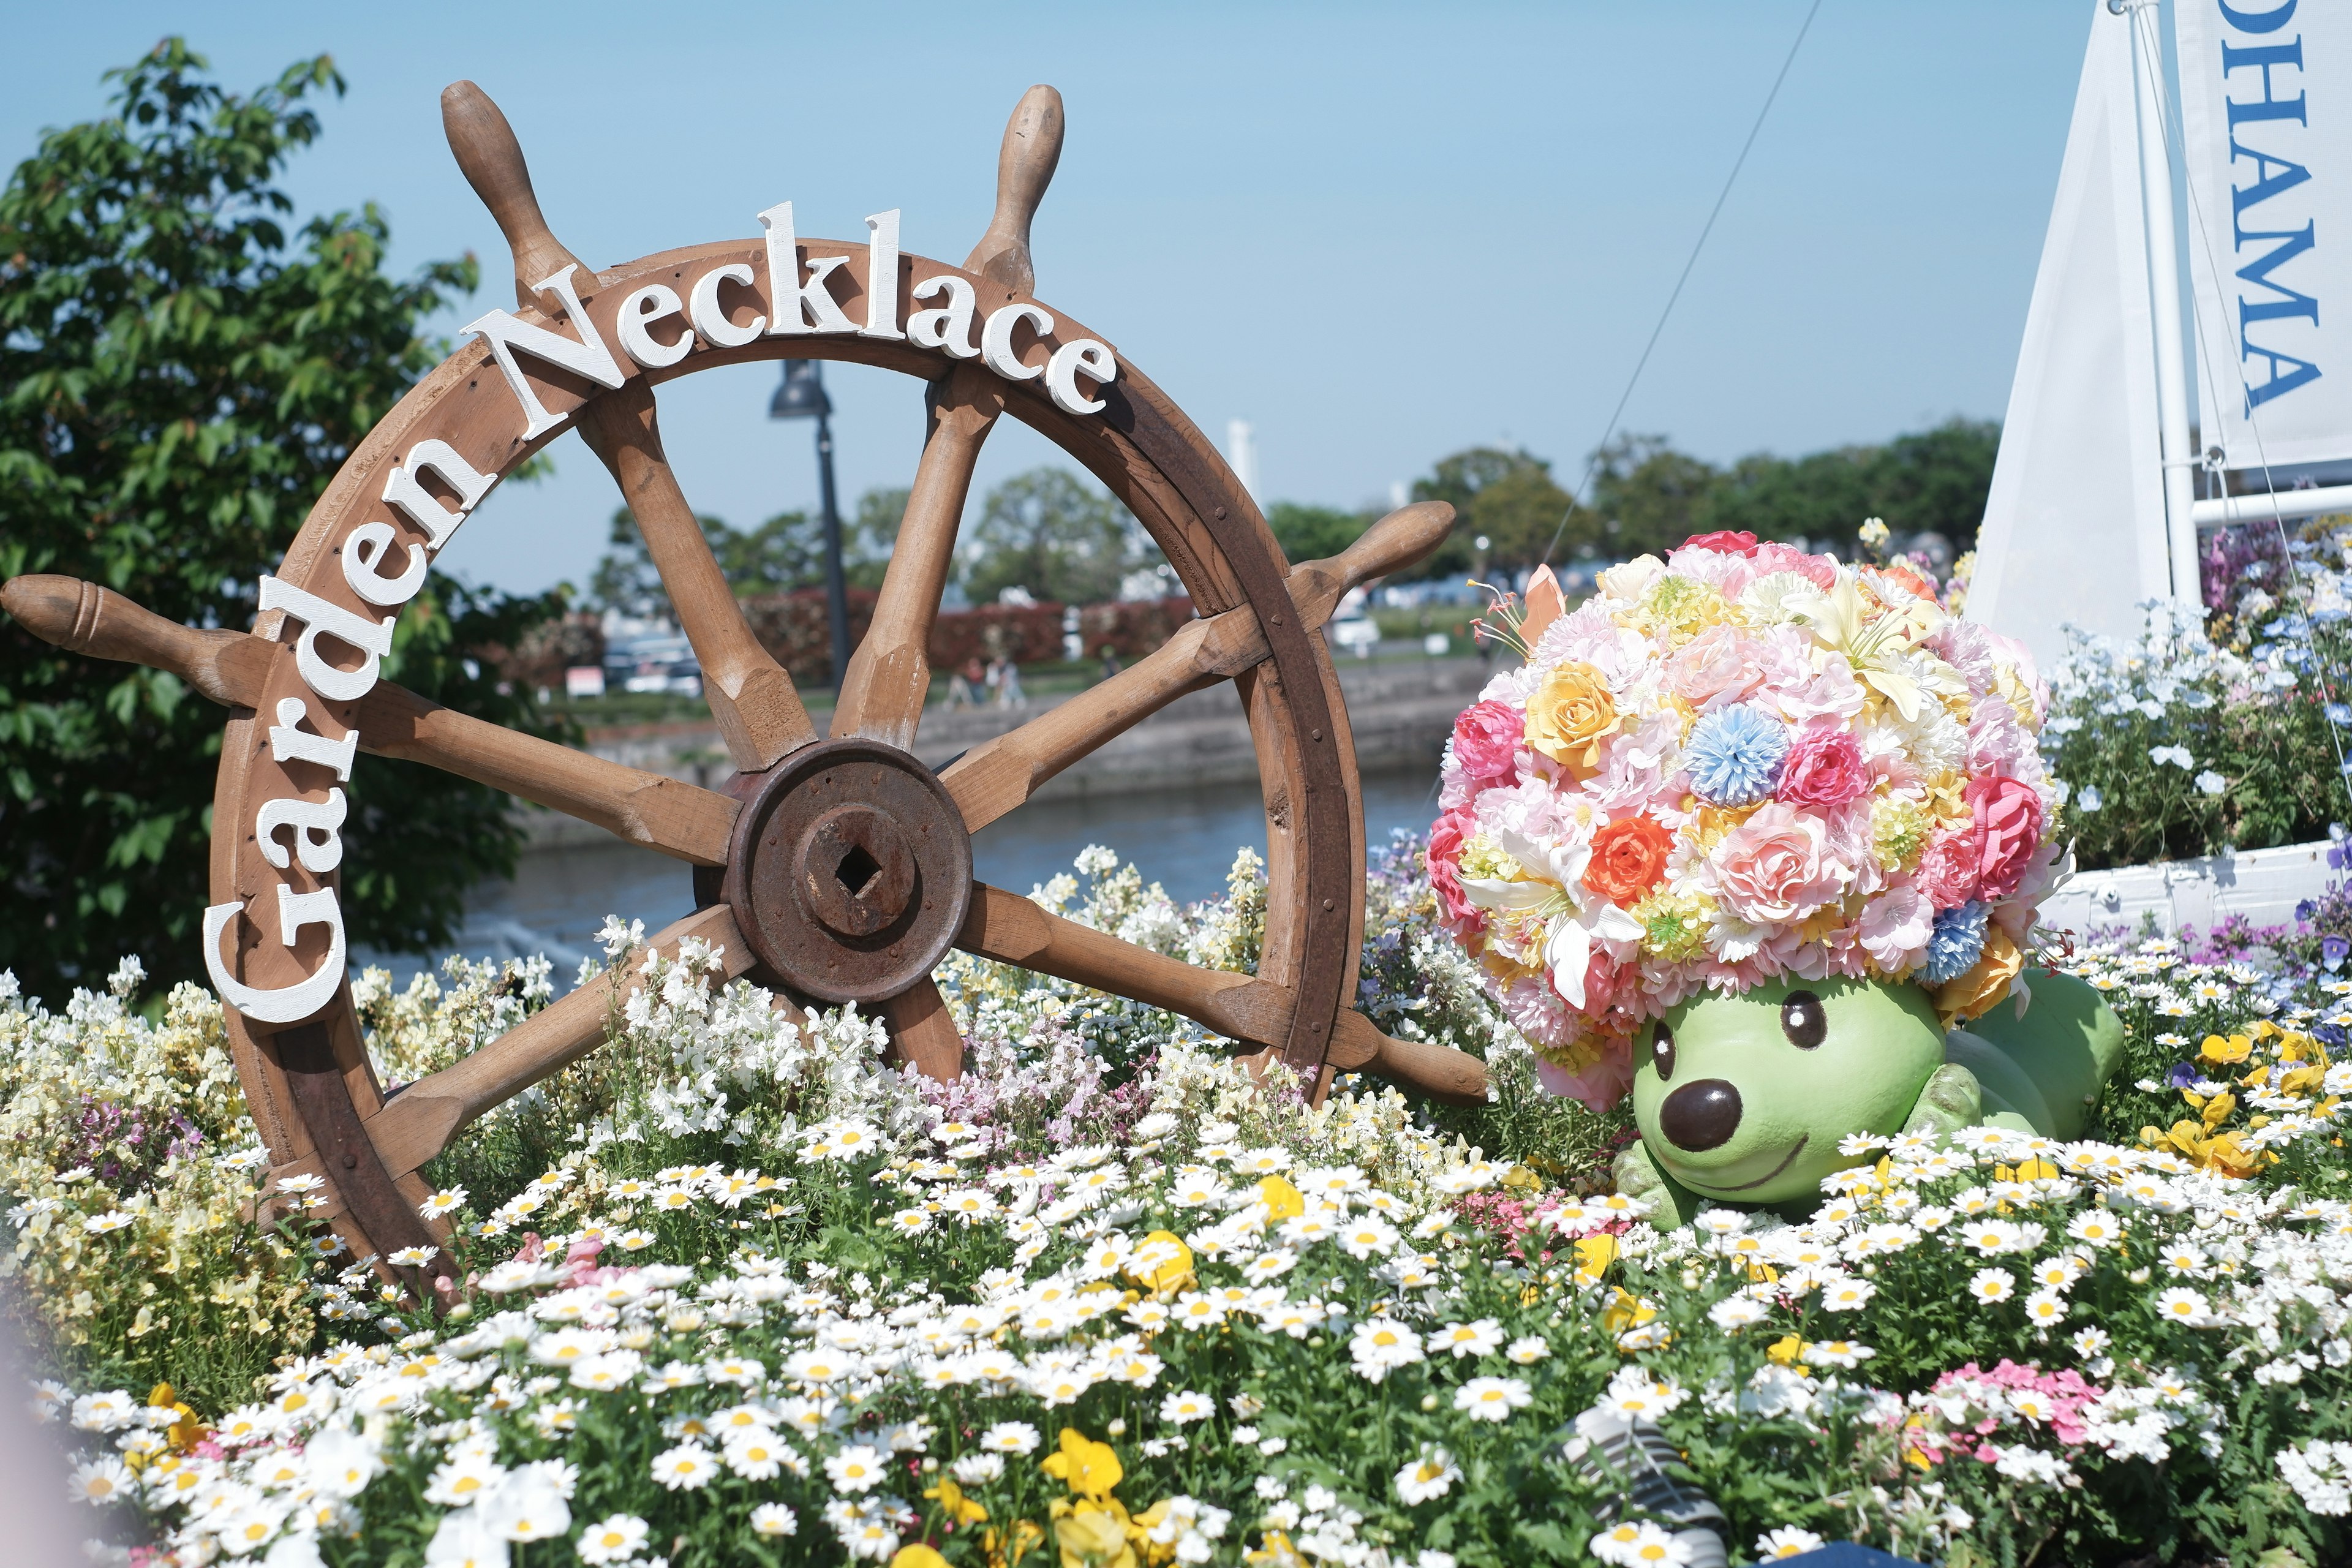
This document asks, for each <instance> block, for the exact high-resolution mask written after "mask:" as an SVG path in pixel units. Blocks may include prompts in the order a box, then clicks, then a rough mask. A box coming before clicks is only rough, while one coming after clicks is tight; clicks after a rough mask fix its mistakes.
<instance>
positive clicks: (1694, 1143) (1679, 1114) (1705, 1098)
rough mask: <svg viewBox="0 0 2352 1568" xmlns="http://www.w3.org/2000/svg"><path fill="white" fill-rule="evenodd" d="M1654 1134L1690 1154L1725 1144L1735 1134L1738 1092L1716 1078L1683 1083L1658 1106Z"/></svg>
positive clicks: (1737, 1115)
mask: <svg viewBox="0 0 2352 1568" xmlns="http://www.w3.org/2000/svg"><path fill="white" fill-rule="evenodd" d="M1658 1131H1661V1132H1664V1134H1665V1135H1666V1139H1667V1142H1671V1143H1673V1144H1674V1146H1675V1148H1677V1149H1687V1150H1689V1151H1690V1152H1692V1153H1694V1154H1696V1153H1697V1152H1699V1151H1701V1150H1702V1149H1713V1148H1715V1147H1717V1146H1718V1145H1720V1144H1724V1143H1727V1142H1730V1141H1731V1135H1732V1134H1733V1133H1734V1132H1737V1131H1739V1091H1738V1089H1734V1088H1732V1087H1731V1086H1730V1085H1729V1084H1727V1083H1726V1082H1724V1081H1723V1080H1722V1079H1719V1078H1703V1079H1699V1080H1698V1081H1697V1082H1696V1083H1686V1084H1685V1085H1683V1086H1682V1088H1680V1089H1676V1090H1675V1091H1674V1093H1672V1094H1670V1095H1668V1096H1666V1098H1665V1102H1664V1104H1662V1105H1660V1106H1659V1107H1658Z"/></svg>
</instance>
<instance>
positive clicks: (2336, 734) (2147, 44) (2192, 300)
mask: <svg viewBox="0 0 2352 1568" xmlns="http://www.w3.org/2000/svg"><path fill="white" fill-rule="evenodd" d="M2155 9H2156V8H2155V7H2154V6H2153V5H2143V6H2137V7H2135V8H2134V9H2133V10H2132V11H2131V13H2130V15H2129V16H2128V18H2127V19H2128V20H2129V22H2130V24H2131V29H2132V44H2133V47H2134V49H2135V50H2136V51H2137V53H2138V55H2139V58H2140V64H2141V68H2143V69H2146V70H2150V71H2154V72H2156V73H2158V74H2156V75H2154V76H2152V77H2150V78H2149V79H2150V80H2151V81H2154V82H2155V83H2157V85H2158V91H2157V93H2156V102H2157V110H2156V113H2157V132H2158V141H2159V145H2161V146H2162V147H2163V149H2164V159H2165V173H2166V175H2167V178H2166V180H2165V184H2166V186H2167V189H2168V192H2169V187H2170V185H2171V184H2172V182H2171V179H2170V177H2169V176H2170V174H2171V172H2172V156H2173V146H2174V141H2175V138H2176V136H2177V137H2178V138H2179V149H2180V173H2181V182H2180V184H2181V190H2182V192H2183V194H2184V195H2185V196H2186V198H2187V203H2188V207H2189V226H2190V227H2191V228H2193V229H2195V230H2196V232H2197V238H2198V242H2199V244H2200V247H2202V248H2203V250H2204V252H2205V269H2206V271H2207V273H2208V274H2209V275H2210V276H2211V277H2212V278H2213V279H2215V280H2216V281H2217V283H2218V281H2219V279H2221V262H2220V260H2219V258H2217V257H2216V256H2215V255H2214V253H2213V235H2212V231H2211V230H2210V229H2209V228H2208V227H2207V226H2206V224H2205V209H2204V207H2203V205H2201V204H2200V203H2199V201H2198V200H2197V181H2196V179H2195V177H2194V175H2193V174H2192V172H2191V171H2190V169H2189V127H2188V125H2187V123H2186V122H2185V121H2181V120H2180V119H2179V117H2178V116H2177V115H2176V113H2175V108H2174V104H2173V102H2172V95H2171V94H2170V93H2169V92H2168V91H2167V90H2165V89H2164V77H2163V75H2162V72H2163V68H2164V43H2163V40H2162V38H2160V37H2156V36H2154V35H2155V21H2154V19H2153V16H2152V15H2151V13H2153V12H2154V10H2155ZM2143 17H2148V18H2149V20H2148V26H2147V28H2146V29H2143V28H2142V27H2141V26H2140V22H2141V18H2143ZM2183 90H2184V91H2185V90H2186V89H2185V87H2184V89H2183ZM2203 303H2204V302H2203V301H2202V300H2200V299H2199V297H2198V293H2197V285H2196V281H2195V279H2193V278H2192V279H2191V280H2190V282H2189V320H2190V322H2191V323H2192V324H2193V325H2194V326H2196V327H2197V329H2198V331H2197V332H2196V334H2195V335H2196V339H2197V347H2198V351H2199V352H2198V354H2197V368H2198V373H2199V378H2200V381H2202V382H2203V383H2204V384H2205V387H2206V397H2207V401H2206V405H2205V406H2206V410H2207V411H2208V412H2209V413H2210V416H2212V417H2213V418H2215V419H2217V420H2218V419H2219V418H2220V417H2221V388H2220V387H2219V386H2217V385H2215V384H2213V383H2214V370H2213V367H2212V365H2211V364H2210V363H2208V359H2209V356H2208V355H2207V354H2206V353H2204V352H2203V350H2204V347H2205V342H2206V338H2205V332H2204V327H2205V324H2206V323H2205V318H2204V313H2203ZM2172 309H2173V310H2176V311H2177V310H2179V309H2180V301H2179V300H2173V301H2172ZM2236 370H2237V381H2238V390H2239V391H2240V392H2241V393H2244V394H2247V395H2248V397H2249V404H2248V410H2247V415H2246V428H2247V429H2248V430H2249V431H2250V432H2251V433H2252V436H2253V437H2254V457H2255V458H2256V460H2257V461H2259V462H2260V463H2261V465H2262V473H2263V494H2264V495H2265V496H2267V497H2268V498H2269V500H2270V503H2271V526H2272V527H2273V529H2275V530H2276V531H2277V532H2278V540H2279V551H2280V553H2281V554H2283V555H2284V556H2285V557H2286V569H2287V574H2288V575H2289V576H2291V577H2292V578H2294V585H2295V590H2296V593H2297V595H2298V596H2299V597H2300V598H2301V600H2302V602H2303V605H2304V608H2302V609H2301V610H2299V611H2297V612H2296V614H2297V615H2298V616H2299V617H2300V618H2301V620H2302V622H2303V631H2304V635H2305V637H2307V638H2308V639H2309V642H2310V647H2311V657H2312V662H2313V663H2314V664H2315V666H2316V667H2317V668H2318V672H2319V689H2320V692H2321V694H2322V695H2324V696H2325V697H2326V699H2327V700H2328V702H2329V703H2330V704H2331V705H2332V704H2334V703H2335V702H2336V683H2335V681H2334V680H2333V679H2332V674H2333V672H2332V671H2330V670H2329V668H2327V656H2326V653H2325V652H2324V651H2323V650H2322V649H2321V647H2320V646H2319V634H2318V632H2317V630H2316V628H2315V626H2313V624H2312V619H2311V609H2310V605H2311V595H2310V591H2309V589H2308V587H2307V586H2306V585H2305V582H2304V576H2303V567H2302V565H2301V563H2298V562H2297V561H2296V560H2295V558H2294V542H2293V541H2292V540H2290V539H2288V538H2287V533H2286V518H2285V516H2284V514H2283V513H2282V512H2281V511H2280V510H2279V501H2278V493H2279V492H2278V481H2277V479H2275V478H2273V475H2272V472H2271V459H2270V451H2269V448H2268V447H2267V446H2266V445H2265V443H2264V442H2263V426H2262V421H2261V420H2260V419H2259V418H2257V417H2256V416H2255V415H2254V413H2253V411H2252V398H2251V392H2252V389H2251V388H2249V387H2248V386H2247V385H2246V368H2245V364H2244V363H2243V362H2242V361H2241V362H2240V363H2239V364H2238V365H2237V366H2236ZM2228 490H2229V487H2228V485H2227V484H2226V483H2225V484H2224V485H2223V486H2222V493H2223V494H2224V495H2226V494H2227V493H2228ZM2192 526H2193V524H2192ZM2198 598H2199V601H2200V604H2201V603H2202V602H2203V599H2204V586H2203V584H2202V583H2200V584H2199V586H2198ZM2326 731H2327V739H2328V742H2329V743H2330V744H2331V745H2332V746H2333V747H2334V749H2335V752H2336V782H2337V785H2338V787H2340V788H2342V789H2343V790H2344V791H2345V792H2346V795H2347V798H2352V763H2347V761H2346V758H2345V754H2344V736H2343V733H2342V731H2339V730H2338V729H2337V728H2336V721H2335V720H2333V719H2328V720H2327V721H2326Z"/></svg>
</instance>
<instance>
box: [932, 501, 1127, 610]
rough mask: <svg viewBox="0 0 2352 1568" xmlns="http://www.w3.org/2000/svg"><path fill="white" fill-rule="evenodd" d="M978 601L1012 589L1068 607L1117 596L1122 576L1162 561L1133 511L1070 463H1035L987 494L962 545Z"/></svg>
mask: <svg viewBox="0 0 2352 1568" xmlns="http://www.w3.org/2000/svg"><path fill="white" fill-rule="evenodd" d="M960 550H961V554H962V556H963V571H962V576H963V586H964V592H965V593H967V594H969V595H971V598H972V602H973V603H974V604H987V603H991V602H992V601H993V600H994V599H995V598H996V596H997V595H999V594H1000V593H1002V592H1003V590H1005V589H1007V588H1016V587H1017V588H1025V589H1027V590H1028V591H1029V592H1030V594H1031V595H1034V597H1036V598H1038V599H1041V600H1045V601H1048V602H1052V603H1056V604H1064V605H1094V604H1100V603H1102V602H1103V601H1104V600H1106V599H1116V598H1118V585H1119V580H1120V579H1121V578H1123V577H1125V576H1126V575H1127V574H1128V573H1129V572H1132V571H1134V570H1135V569H1136V568H1138V567H1139V566H1150V565H1154V564H1157V562H1158V557H1159V551H1158V550H1157V549H1154V548H1151V547H1150V542H1149V541H1148V540H1146V539H1145V538H1144V536H1143V531H1142V529H1141V528H1140V527H1139V525H1138V524H1137V522H1136V521H1135V518H1134V516H1133V514H1131V513H1130V512H1129V510H1127V508H1125V507H1123V506H1121V505H1120V504H1119V503H1118V501H1116V500H1112V499H1111V498H1110V497H1109V496H1108V495H1106V494H1104V493H1103V492H1102V491H1101V490H1099V489H1097V488H1096V487H1095V486H1094V485H1092V484H1091V483H1089V482H1088V481H1087V480H1086V479H1081V478H1079V477H1078V476H1077V475H1076V474H1074V473H1072V472H1070V471H1069V470H1068V469H1066V468H1031V469H1029V470H1028V471H1027V472H1026V473H1020V474H1015V475H1013V477H1012V478H1011V479H1006V480H1005V481H1004V482H1003V484H1000V485H998V486H997V487H996V488H995V489H992V490H990V491H989V492H988V499H987V500H986V501H984V502H983V503H982V506H981V511H980V520H979V521H978V522H977V523H969V522H968V523H967V524H966V525H965V528H964V532H963V538H962V540H961V546H960Z"/></svg>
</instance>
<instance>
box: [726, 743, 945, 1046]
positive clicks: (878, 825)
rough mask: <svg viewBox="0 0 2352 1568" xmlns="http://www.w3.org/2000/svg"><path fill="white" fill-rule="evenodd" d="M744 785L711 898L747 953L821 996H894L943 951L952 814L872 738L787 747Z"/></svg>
mask: <svg viewBox="0 0 2352 1568" xmlns="http://www.w3.org/2000/svg"><path fill="white" fill-rule="evenodd" d="M741 782H743V783H746V784H751V785H752V789H751V794H750V798H749V799H748V800H747V801H746V803H745V805H744V808H743V812H742V815H741V816H739V817H738V818H737V819H736V824H735V841H734V845H733V847H732V849H731V851H730V854H729V856H728V866H727V873H726V878H725V880H724V882H723V884H722V896H723V897H724V898H725V899H726V900H727V902H728V904H729V906H730V907H731V908H732V909H733V910H734V911H735V920H736V923H737V924H738V925H739V926H740V927H741V929H742V931H743V936H744V940H745V941H747V942H750V943H751V950H752V952H754V953H756V954H757V955H758V957H759V959H760V961H761V963H762V964H763V965H764V966H765V967H766V968H767V969H769V970H770V971H772V973H773V975H774V976H775V977H776V978H777V979H780V980H782V982H783V983H784V984H787V985H790V986H792V987H793V989H794V990H796V991H800V992H803V993H805V994H808V995H810V996H814V997H816V998H817V999H819V1000H821V1001H825V1002H878V1001H880V1000H882V999H883V998H885V997H888V996H896V995H897V994H899V993H900V992H902V991H904V990H906V989H907V988H908V986H910V985H912V984H915V983H916V982H917V981H919V980H920V979H922V978H923V977H924V976H925V975H927V974H929V973H930V972H931V968H932V966H933V965H934V964H936V963H939V961H940V959H941V958H942V957H944V956H946V954H947V951H948V948H949V946H950V944H951V943H952V942H954V941H955V934H956V931H957V930H958V929H959V928H960V927H961V925H962V924H963V918H964V912H965V910H966V909H967V907H968V906H969V905H970V904H971V838H970V836H969V835H967V834H966V833H965V831H964V826H963V815H962V813H961V812H960V811H958V810H957V809H956V804H955V802H954V801H953V800H952V799H951V798H950V796H949V795H948V793H947V791H946V790H945V789H944V788H942V787H941V786H940V782H939V780H937V779H936V778H933V777H932V776H931V773H930V772H929V769H927V768H925V767H924V766H923V765H922V763H919V762H917V761H916V760H915V759H914V758H913V757H912V756H909V755H908V753H907V752H902V751H900V750H898V748H897V747H896V746H889V745H885V744H883V743H882V742H879V741H868V740H845V741H830V742H825V743H824V744H823V745H820V746H812V747H810V748H808V749H807V750H806V751H803V752H794V753H793V755H792V756H790V757H787V758H785V759H784V760H783V761H782V763H778V764H777V765H776V767H775V769H774V770H773V771H772V772H771V773H768V774H767V775H766V776H765V777H762V778H757V779H744V780H742V781H741Z"/></svg>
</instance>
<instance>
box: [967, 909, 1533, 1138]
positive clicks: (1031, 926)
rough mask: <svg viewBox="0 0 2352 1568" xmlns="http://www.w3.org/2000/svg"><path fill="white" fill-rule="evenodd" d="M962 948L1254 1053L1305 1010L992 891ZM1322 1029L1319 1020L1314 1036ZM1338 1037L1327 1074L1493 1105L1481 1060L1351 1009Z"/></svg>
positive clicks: (1251, 980) (1282, 994) (1287, 993)
mask: <svg viewBox="0 0 2352 1568" xmlns="http://www.w3.org/2000/svg"><path fill="white" fill-rule="evenodd" d="M956 945H957V946H958V947H960V948H961V949H963V950H964V951H965V952H970V953H974V954H977V955H978V956H980V957H982V958H987V959H992V960H994V961H995V962H997V963H1011V964H1017V965H1019V966H1020V967H1022V968H1024V969H1031V970H1034V971H1036V972H1037V973H1040V974H1051V975H1055V976H1056V977H1057V978H1060V979H1063V980H1067V981H1070V982H1072V983H1074V984H1079V985H1087V986H1091V987H1093V988H1094V989H1095V990H1097V991H1102V992H1106V993H1108V994H1112V995H1115V996H1127V997H1131V998H1133V999H1134V1000H1136V1001H1138V1002H1141V1003H1144V1004H1145V1005H1149V1006H1153V1007H1164V1008H1166V1009H1167V1010H1168V1011H1170V1012H1171V1013H1177V1014H1181V1015H1182V1016H1184V1017H1187V1018H1190V1019H1192V1021H1193V1022H1194V1023H1196V1024H1199V1025H1200V1026H1202V1027H1203V1028H1206V1029H1212V1030H1214V1031H1215V1032H1216V1033H1218V1034H1220V1035H1223V1036H1224V1037H1226V1038H1228V1039H1232V1040H1238V1041H1241V1042H1243V1043H1244V1044H1246V1045H1251V1046H1256V1047H1278V1045H1279V1043H1280V1042H1281V1041H1282V1040H1283V1039H1284V1038H1285V1037H1286V1036H1287V1035H1288V1034H1289V1032H1290V1025H1291V1016H1292V1014H1293V1013H1294V1012H1295V1011H1296V1010H1297V1007H1298V1006H1299V1005H1300V1004H1299V997H1298V995H1297V993H1296V992H1294V991H1292V990H1291V989H1290V988H1289V987H1287V986H1285V985H1277V984H1275V983H1273V982H1272V981H1269V980H1260V979H1257V978H1255V976H1252V975H1247V974H1236V973H1230V972H1228V971H1226V970H1222V969H1202V968H1201V967H1199V966H1198V965H1196V964H1191V963H1184V962H1183V961H1182V960H1181V959H1175V958H1171V957H1169V956H1168V955H1167V954H1165V953H1160V952H1152V951H1151V950H1150V948H1148V947H1139V946H1138V945H1136V944H1135V943H1134V942H1125V941H1122V940H1121V939H1119V938H1118V937H1115V936H1113V935H1111V934H1110V933H1109V932H1108V931H1097V930H1095V929H1094V928H1093V927H1092V926H1088V925H1081V924H1080V923H1078V922H1077V921H1074V920H1070V919H1068V918H1067V917H1066V916H1063V915H1057V914H1055V913H1054V912H1053V911H1052V910H1045V909H1041V908H1039V907H1038V906H1037V905H1036V904H1035V903H1034V902H1032V901H1031V900H1027V899H1024V898H1023V897H1021V896H1020V895H1019V894H1018V893H1008V892H1006V891H1005V890H1004V889H1002V888H992V887H989V886H988V885H987V884H985V883H978V884H975V885H974V886H973V888H972V890H971V912H970V913H969V914H967V915H966V916H965V917H964V923H963V929H962V930H961V931H959V932H957V934H956ZM1316 1021H1317V1020H1310V1026H1311V1024H1312V1023H1313V1022H1316ZM1328 1028H1329V1030H1330V1035H1331V1043H1330V1047H1329V1051H1328V1056H1327V1057H1326V1058H1325V1062H1324V1066H1325V1068H1326V1069H1327V1071H1328V1070H1338V1071H1349V1070H1352V1069H1355V1068H1364V1069H1366V1070H1368V1071H1372V1072H1377V1073H1381V1074H1382V1075H1383V1076H1386V1077H1389V1078H1392V1079H1397V1080H1398V1081H1400V1082H1403V1083H1409V1084H1412V1086H1413V1087H1415V1088H1417V1089H1421V1090H1423V1092H1424V1093H1427V1094H1431V1095H1433V1096H1435V1097H1437V1098H1438V1099H1441V1100H1456V1101H1464V1102H1470V1103H1477V1102H1483V1101H1484V1100H1485V1099H1486V1074H1485V1071H1484V1069H1483V1068H1481V1067H1480V1065H1479V1064H1478V1062H1477V1061H1476V1059H1475V1058H1471V1057H1467V1056H1465V1055H1463V1054H1462V1053H1461V1052H1459V1051H1454V1050H1449V1049H1447V1048H1445V1047H1442V1046H1433V1045H1428V1044H1426V1043H1423V1042H1421V1041H1416V1040H1399V1039H1395V1038H1392V1037H1390V1036H1388V1035H1385V1034H1383V1033H1381V1030H1380V1029H1379V1028H1378V1027H1377V1026H1375V1025H1373V1024H1372V1022H1371V1021H1370V1019H1368V1018H1366V1017H1364V1016H1363V1015H1361V1014H1360V1013H1357V1012H1355V1011H1353V1010H1352V1009H1349V1008H1346V1007H1342V1008H1340V1009H1339V1014H1338V1016H1337V1017H1336V1018H1334V1019H1333V1020H1332V1022H1331V1023H1330V1024H1329V1025H1328Z"/></svg>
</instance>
